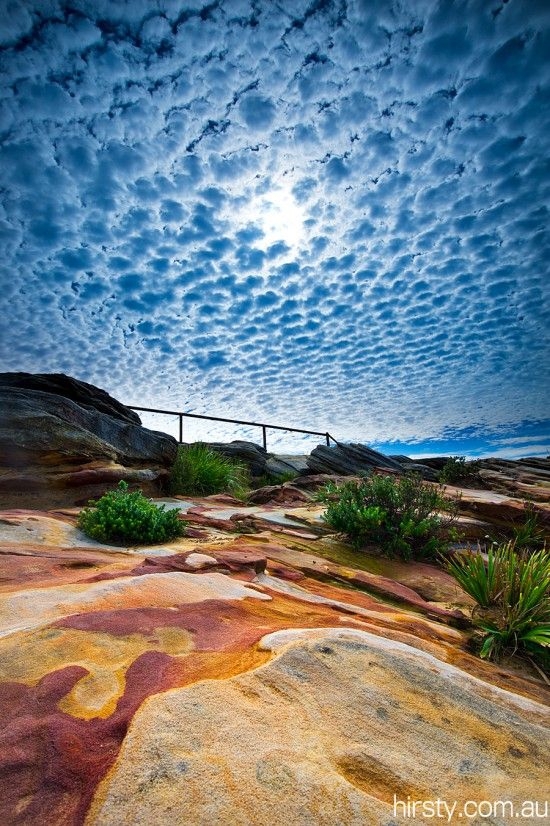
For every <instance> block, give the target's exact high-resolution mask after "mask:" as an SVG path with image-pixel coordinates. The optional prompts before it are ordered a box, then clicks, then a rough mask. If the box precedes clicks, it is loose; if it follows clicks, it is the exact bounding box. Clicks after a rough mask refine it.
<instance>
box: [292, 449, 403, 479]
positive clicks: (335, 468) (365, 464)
mask: <svg viewBox="0 0 550 826" xmlns="http://www.w3.org/2000/svg"><path fill="white" fill-rule="evenodd" d="M307 466H308V468H309V470H310V472H311V473H339V474H342V475H344V476H357V475H359V474H361V473H368V472H369V471H371V470H372V469H373V468H384V469H387V470H390V471H393V472H395V473H403V468H402V467H401V465H400V464H399V462H396V461H395V460H394V459H390V457H389V456H384V454H382V453H378V451H376V450H371V448H369V447H366V446H365V445H359V444H337V445H331V446H330V447H327V446H326V445H317V447H316V448H314V449H313V450H312V451H311V453H310V455H309V457H308V460H307Z"/></svg>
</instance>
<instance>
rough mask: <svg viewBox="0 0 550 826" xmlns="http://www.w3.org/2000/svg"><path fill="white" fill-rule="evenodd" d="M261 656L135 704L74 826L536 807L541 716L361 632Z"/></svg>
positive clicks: (541, 771)
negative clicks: (441, 806)
mask: <svg viewBox="0 0 550 826" xmlns="http://www.w3.org/2000/svg"><path fill="white" fill-rule="evenodd" d="M263 647H264V648H267V649H268V650H269V651H270V652H272V653H273V654H274V659H272V660H271V661H270V662H268V663H266V664H265V665H263V666H260V667H258V668H256V669H255V670H253V671H250V672H249V673H247V674H241V675H239V676H235V677H233V678H231V679H228V680H225V681H223V682H220V681H219V680H210V681H203V682H202V683H200V684H196V685H193V686H190V687H187V688H185V689H180V690H177V689H176V690H173V691H171V692H169V693H168V694H162V695H157V696H156V697H154V698H151V699H149V701H148V702H147V703H146V704H144V706H142V708H141V709H140V710H139V711H138V712H137V714H136V716H135V718H134V720H133V723H132V725H131V728H130V731H129V732H128V735H127V737H126V740H125V742H124V744H123V747H122V750H121V753H120V755H119V757H118V759H117V762H116V764H115V767H114V769H113V770H112V771H111V773H110V774H109V775H108V776H107V777H106V778H105V780H104V781H103V782H102V783H101V785H100V787H99V790H98V791H97V793H96V795H95V797H94V800H93V802H92V805H91V809H90V812H89V815H88V818H87V820H86V824H87V826H114V825H115V824H117V826H118V824H130V823H131V824H138V823H143V824H149V823H155V826H173V824H174V823H179V822H189V823H193V824H194V826H211V824H214V823H220V824H222V823H224V824H232V826H250V824H254V826H288V824H293V826H312V824H315V826H334V824H346V826H380V824H383V823H388V824H389V823H390V822H399V823H401V822H403V823H405V822H408V821H406V820H404V819H402V812H401V811H400V810H398V811H397V817H398V820H397V821H396V820H395V818H394V819H393V820H392V816H393V815H394V809H393V807H394V804H395V801H396V799H397V800H399V801H403V803H406V802H407V800H410V799H412V800H420V801H425V800H428V801H429V800H434V801H435V800H437V799H440V800H446V801H448V802H449V803H450V804H452V802H453V801H456V804H457V807H460V808H459V809H458V810H459V811H461V810H462V806H463V805H464V804H465V802H466V801H468V800H472V799H474V800H478V801H482V800H485V801H487V800H503V799H506V800H511V801H513V804H514V805H516V806H521V804H522V802H523V801H524V800H540V799H541V795H542V789H544V788H545V787H546V783H547V780H548V773H549V771H550V759H549V755H548V750H547V749H546V748H545V747H544V743H545V740H546V738H547V736H548V728H547V726H548V713H547V710H546V709H545V708H544V707H543V706H540V705H538V704H537V703H534V702H529V701H526V700H521V699H520V698H514V697H513V696H512V695H510V694H508V693H507V692H502V691H499V690H495V689H492V688H490V687H489V686H488V685H486V684H483V683H482V682H481V681H479V680H474V679H472V678H470V677H468V676H467V675H466V674H464V673H463V672H461V671H460V670H459V669H457V668H454V667H452V666H449V665H447V664H444V663H442V662H440V661H438V660H437V659H435V658H434V657H432V656H430V655H429V654H424V653H421V652H419V651H417V650H414V649H412V648H410V647H409V646H407V645H403V644H400V643H395V642H390V641H388V640H383V639H381V638H380V637H376V636H374V635H372V634H369V633H365V632H363V631H353V630H351V629H342V630H336V629H332V630H331V629H326V630H323V631H314V630H302V631H289V632H281V633H276V634H271V635H269V636H267V637H265V638H264V640H263ZM495 721H498V725H497V724H495ZM176 813H177V814H176ZM411 822H414V823H417V824H422V823H424V822H429V821H424V820H423V819H422V818H421V819H418V818H417V817H415V818H413V820H412V821H411ZM491 822H492V823H494V824H495V826H504V824H505V823H507V822H509V821H507V820H503V819H502V818H500V817H498V816H497V817H496V818H495V819H493V820H492V821H491Z"/></svg>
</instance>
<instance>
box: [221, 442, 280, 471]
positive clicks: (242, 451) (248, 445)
mask: <svg viewBox="0 0 550 826" xmlns="http://www.w3.org/2000/svg"><path fill="white" fill-rule="evenodd" d="M206 446H207V447H209V448H210V449H211V450H215V451H216V452H217V453H221V454H222V455H223V456H227V458H228V459H233V460H235V461H237V462H241V463H242V464H244V465H246V466H247V467H248V468H249V470H250V474H251V475H252V476H255V477H258V476H265V475H266V474H267V473H268V472H269V471H268V468H267V463H268V460H269V459H270V458H271V457H272V456H273V454H271V453H268V452H267V450H266V449H265V448H263V447H261V446H260V445H257V444H255V443H254V442H244V441H239V440H238V439H237V440H235V441H233V442H229V443H226V442H206Z"/></svg>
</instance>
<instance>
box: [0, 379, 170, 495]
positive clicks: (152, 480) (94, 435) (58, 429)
mask: <svg viewBox="0 0 550 826" xmlns="http://www.w3.org/2000/svg"><path fill="white" fill-rule="evenodd" d="M21 375H22V376H23V378H19V376H21ZM3 376H4V378H3V379H0V451H1V454H0V455H1V456H2V460H1V465H0V505H1V506H3V507H11V506H16V505H17V503H18V502H20V501H21V502H22V501H25V504H27V505H28V504H32V505H33V506H35V507H41V506H42V507H43V506H46V507H52V506H57V505H65V504H71V503H75V502H86V501H87V500H88V499H89V498H90V497H95V496H97V495H101V494H102V493H103V492H104V491H105V490H106V489H108V488H110V487H114V485H116V483H117V482H118V481H119V480H120V479H125V480H127V481H128V482H133V483H137V484H139V485H140V486H141V487H144V490H145V491H146V492H147V493H154V492H157V491H158V486H159V483H160V481H162V479H163V478H164V477H165V476H166V475H167V473H168V468H169V467H170V465H171V464H172V462H173V461H174V458H175V455H176V452H177V443H176V441H175V439H173V438H172V437H171V436H167V435H166V434H163V433H156V432H154V431H152V430H148V429H147V428H144V427H142V426H141V425H140V423H139V418H138V417H137V416H135V414H133V412H132V411H130V410H128V409H127V408H125V407H124V406H123V405H120V404H119V403H118V402H116V401H115V400H114V399H111V397H110V396H108V394H107V393H104V391H102V390H99V389H98V388H93V387H91V385H85V384H84V383H83V382H76V381H75V380H73V379H69V378H68V377H66V376H54V379H55V380H54V381H52V390H53V391H55V389H56V387H57V386H58V384H59V385H60V388H61V391H63V392H60V393H59V394H58V393H56V392H46V391H45V390H44V389H32V388H27V387H20V386H18V382H19V383H23V384H30V385H32V384H33V377H32V376H28V374H3ZM6 376H7V378H6ZM13 376H15V377H16V378H14V379H12V378H10V377H13ZM36 379H37V381H36V383H37V384H38V385H39V386H40V387H45V386H48V384H47V381H46V379H47V377H46V376H42V375H39V376H37V377H36ZM62 379H63V381H62ZM87 388H90V390H89V391H88V389H87ZM69 394H72V395H73V396H75V397H76V398H78V402H77V401H74V400H72V399H71V398H69Z"/></svg>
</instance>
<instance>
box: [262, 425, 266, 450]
mask: <svg viewBox="0 0 550 826" xmlns="http://www.w3.org/2000/svg"><path fill="white" fill-rule="evenodd" d="M262 438H263V440H264V450H267V433H266V429H265V424H263V425H262Z"/></svg>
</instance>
